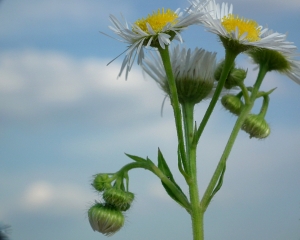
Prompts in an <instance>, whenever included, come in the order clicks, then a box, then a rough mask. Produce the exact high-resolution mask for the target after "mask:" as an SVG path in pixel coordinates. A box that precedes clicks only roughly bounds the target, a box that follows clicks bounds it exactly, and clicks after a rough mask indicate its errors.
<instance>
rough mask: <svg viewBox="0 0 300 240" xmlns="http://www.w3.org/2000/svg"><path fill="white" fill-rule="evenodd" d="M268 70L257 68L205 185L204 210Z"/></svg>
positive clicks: (202, 201) (262, 66) (202, 204)
mask: <svg viewBox="0 0 300 240" xmlns="http://www.w3.org/2000/svg"><path fill="white" fill-rule="evenodd" d="M267 71H268V68H267V65H261V66H260V69H259V73H258V76H257V79H256V82H255V84H254V87H253V90H252V92H251V96H250V100H249V102H248V103H246V104H245V106H244V108H243V110H242V112H241V114H240V115H239V117H238V119H237V120H236V123H235V125H234V128H233V130H232V132H231V135H230V137H229V139H228V142H227V144H226V147H225V149H224V152H223V154H222V156H221V159H220V161H219V163H218V165H217V168H216V170H215V172H214V174H213V176H212V178H211V180H210V182H209V184H208V186H207V189H206V191H205V193H204V196H203V198H202V200H201V206H202V207H203V209H204V210H206V208H207V207H208V204H209V203H210V201H211V194H212V193H213V191H214V189H215V187H216V185H217V183H218V181H219V178H220V176H221V174H222V172H223V169H224V166H225V165H226V161H227V158H228V156H229V154H230V151H231V149H232V147H233V144H234V142H235V140H236V137H237V135H238V133H239V131H240V128H241V127H242V124H243V123H244V121H245V119H246V117H247V116H248V114H249V113H250V111H251V109H252V107H253V105H254V102H255V99H256V96H257V93H258V90H259V88H260V85H261V83H262V81H263V79H264V77H265V75H266V73H267Z"/></svg>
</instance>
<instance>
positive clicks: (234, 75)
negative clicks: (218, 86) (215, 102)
mask: <svg viewBox="0 0 300 240" xmlns="http://www.w3.org/2000/svg"><path fill="white" fill-rule="evenodd" d="M246 76H247V71H245V70H244V69H241V68H233V69H232V70H231V72H230V73H229V75H228V78H227V79H226V82H225V85H224V87H225V88H227V89H231V88H233V87H235V86H238V85H239V82H243V81H244V79H245V78H246Z"/></svg>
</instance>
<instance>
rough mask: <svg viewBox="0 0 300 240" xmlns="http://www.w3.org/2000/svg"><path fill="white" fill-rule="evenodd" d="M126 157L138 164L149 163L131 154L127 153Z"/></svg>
mask: <svg viewBox="0 0 300 240" xmlns="http://www.w3.org/2000/svg"><path fill="white" fill-rule="evenodd" d="M125 155H126V156H127V157H129V158H131V159H132V160H134V161H136V162H145V161H147V160H146V159H144V158H141V157H138V156H134V155H130V154H127V153H125Z"/></svg>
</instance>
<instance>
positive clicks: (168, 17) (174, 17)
mask: <svg viewBox="0 0 300 240" xmlns="http://www.w3.org/2000/svg"><path fill="white" fill-rule="evenodd" d="M203 15H204V13H202V12H194V13H187V12H185V13H184V14H183V13H182V12H180V9H177V10H176V11H172V10H170V9H167V10H165V9H164V8H162V9H159V10H157V11H156V12H153V13H152V14H149V15H148V16H147V17H146V18H141V19H138V20H137V21H136V22H134V23H133V24H130V25H129V24H128V23H127V21H126V20H125V19H124V17H122V20H121V21H120V20H118V19H117V18H116V17H115V16H113V15H110V20H111V22H112V24H113V26H110V29H111V30H112V31H113V32H114V33H115V34H117V35H118V36H119V37H120V39H117V40H119V41H121V42H125V43H127V44H128V48H127V49H126V51H125V52H126V56H125V58H124V60H123V63H122V66H121V70H120V73H119V76H121V74H122V72H123V70H124V69H125V68H126V78H127V76H128V73H129V71H130V69H131V67H132V65H133V63H134V60H135V58H136V55H137V56H138V57H137V62H138V64H141V61H142V59H143V58H144V51H143V48H144V47H149V46H150V47H155V48H163V49H164V48H165V46H166V45H169V44H170V43H171V41H172V40H173V39H174V38H175V39H177V40H179V41H181V42H182V38H181V35H180V32H181V31H182V30H184V29H185V28H187V27H188V26H190V25H192V24H199V23H200V22H201V19H202V17H203Z"/></svg>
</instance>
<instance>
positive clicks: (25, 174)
mask: <svg viewBox="0 0 300 240" xmlns="http://www.w3.org/2000/svg"><path fill="white" fill-rule="evenodd" d="M232 3H233V4H234V12H235V13H237V14H239V15H240V16H244V17H246V18H252V19H255V20H256V21H258V22H259V24H261V25H263V26H268V27H269V28H271V29H274V30H275V31H278V32H282V33H288V40H289V41H292V42H294V43H295V45H296V46H298V47H299V46H300V31H299V23H300V14H299V12H300V3H299V0H286V1H280V0H272V1H271V0H265V1H259V0H252V1H245V0H244V1H237V0H233V1H232ZM187 6H188V2H187V1H184V0H176V1H174V0H165V1H163V3H162V1H158V0H152V1H145V0H140V1H137V0H110V1H105V0H88V1H83V0H53V1H46V0H27V1H23V0H3V1H1V2H0V182H1V184H0V222H1V223H3V224H9V225H11V231H10V237H11V239H13V240H21V239H22V240H23V239H30V240H41V239H43V240H50V239H62V240H67V239H72V240H82V239H91V240H92V239H105V238H106V237H105V236H103V235H101V234H100V233H97V232H93V231H92V229H91V227H90V226H89V223H88V219H87V214H86V211H87V209H88V208H89V206H90V205H91V204H92V203H93V202H94V201H95V200H97V199H99V196H98V195H97V194H96V193H95V192H94V191H93V189H92V188H91V186H90V182H91V179H92V175H93V174H96V173H98V172H114V171H117V170H118V169H119V168H121V167H122V166H123V165H124V164H126V163H128V162H129V161H130V160H129V159H128V158H126V156H125V155H124V152H126V153H130V154H134V155H139V156H144V157H146V156H149V157H150V158H151V159H152V160H153V161H155V158H156V152H157V147H160V149H161V150H162V152H163V153H164V155H165V157H166V159H167V160H169V162H170V167H171V168H172V169H173V170H174V175H175V178H176V179H178V182H179V183H180V184H181V185H182V186H183V189H185V190H186V188H185V187H184V180H183V179H182V178H181V176H180V174H179V173H178V172H177V171H176V165H177V163H176V162H175V161H172V159H176V151H175V150H176V146H177V143H176V134H175V132H174V130H175V128H174V123H173V118H172V111H171V108H170V104H169V102H168V101H167V102H166V104H165V106H164V111H163V117H161V115H160V109H161V104H162V101H163V99H164V94H163V93H162V92H161V91H160V89H159V88H158V87H157V86H156V84H155V83H154V81H152V80H151V79H150V78H147V79H144V77H143V75H142V73H141V70H140V69H139V66H136V65H135V66H134V67H133V70H132V71H131V72H130V77H129V79H128V80H127V81H125V79H124V77H121V78H119V79H117V74H118V71H119V68H120V64H121V63H120V61H121V59H120V60H119V59H118V60H116V61H115V62H113V63H112V64H110V65H109V66H106V64H107V63H108V62H109V61H110V60H111V59H113V58H114V57H115V56H117V55H118V54H120V53H121V52H122V51H124V50H125V47H126V46H125V45H124V44H122V43H120V42H117V41H115V40H113V39H111V38H108V37H106V36H104V35H102V34H100V33H99V31H102V32H105V33H108V34H112V33H111V32H110V30H109V28H108V26H109V25H110V22H109V14H110V13H111V14H114V15H116V16H120V14H121V13H122V14H123V15H124V16H125V17H126V19H127V20H128V21H129V22H134V21H135V20H136V19H138V18H141V17H144V16H146V15H147V14H148V13H151V12H152V11H155V10H157V9H158V8H161V7H165V8H171V9H174V10H175V9H177V8H178V7H179V8H185V7H187ZM183 36H184V40H185V43H184V45H185V46H187V47H191V48H194V47H196V46H198V47H203V48H205V49H207V50H210V51H217V52H218V59H222V58H223V57H224V50H223V49H222V46H221V45H220V43H219V42H218V41H217V38H216V36H213V35H212V34H210V33H207V32H205V31H204V30H203V29H202V28H200V27H191V28H190V29H188V30H187V31H186V32H184V33H183ZM237 64H238V65H240V66H244V67H247V68H248V69H249V73H248V77H247V82H248V83H249V84H251V83H252V82H253V80H254V78H255V76H256V72H254V71H252V69H253V66H252V65H250V64H249V63H248V61H247V59H246V58H245V57H240V58H239V62H238V63H237ZM274 87H277V89H276V91H275V92H274V93H273V94H272V95H271V102H270V107H269V110H268V114H267V121H268V122H269V123H270V125H271V131H272V132H271V135H270V137H269V138H267V139H266V140H261V141H257V140H255V139H251V140H250V139H249V137H248V136H247V135H246V134H245V133H244V132H241V133H240V135H239V137H238V139H237V143H236V145H235V147H234V149H233V151H232V154H231V156H230V158H229V162H228V167H227V171H226V175H225V181H224V185H223V187H222V189H221V191H220V192H219V193H218V194H217V195H216V197H215V198H214V200H213V202H212V203H211V205H210V206H209V209H208V210H207V213H206V216H205V231H206V232H205V235H206V239H207V240H209V239H230V240H240V239H244V240H253V239H255V240H265V239H274V240H282V239H291V240H292V239H293V240H299V239H300V221H299V219H300V189H299V182H300V174H299V170H300V157H299V156H300V148H299V143H300V127H299V121H300V111H299V110H300V98H299V93H300V86H298V85H297V84H296V83H294V82H293V81H291V80H290V79H288V78H287V77H285V76H282V75H280V74H277V73H270V74H269V75H268V76H267V77H266V79H265V82H264V83H263V90H266V91H267V90H270V89H271V88H274ZM206 107H207V103H206V102H205V103H203V104H202V105H199V106H197V108H196V120H197V119H198V121H200V119H201V116H203V113H204V111H205V109H206ZM234 120H235V118H234V117H233V116H231V115H229V114H228V113H227V112H226V111H224V109H222V107H221V106H220V105H217V106H216V109H215V112H214V114H213V115H212V119H211V121H210V123H209V124H208V126H207V129H206V130H205V132H204V135H203V139H201V141H200V144H201V145H200V147H199V151H198V156H199V169H198V172H199V186H200V192H201V193H203V191H204V189H205V186H206V184H207V182H208V181H209V178H210V175H211V174H212V172H213V170H214V168H215V166H216V164H217V162H218V159H219V157H220V155H221V152H222V150H223V148H224V145H225V143H226V140H227V138H228V136H229V134H230V131H231V128H232V126H233V123H234ZM130 179H131V182H130V190H131V191H132V192H134V193H135V194H136V200H135V202H134V205H133V207H132V208H131V210H130V211H129V212H128V213H127V214H126V224H125V227H124V228H123V229H122V230H121V231H120V232H118V233H117V234H115V235H114V236H112V237H110V238H111V239H112V240H121V239H131V240H140V239H143V240H152V239H165V240H173V239H191V226H190V218H189V216H188V215H187V214H186V212H185V211H184V210H183V209H181V208H180V207H178V206H177V205H176V204H175V203H174V202H172V201H171V200H170V199H168V197H167V195H166V194H165V193H164V190H163V189H162V187H161V186H160V181H159V180H158V179H157V178H155V177H154V176H153V175H151V174H150V173H149V172H146V171H144V170H135V171H132V172H131V175H130Z"/></svg>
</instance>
